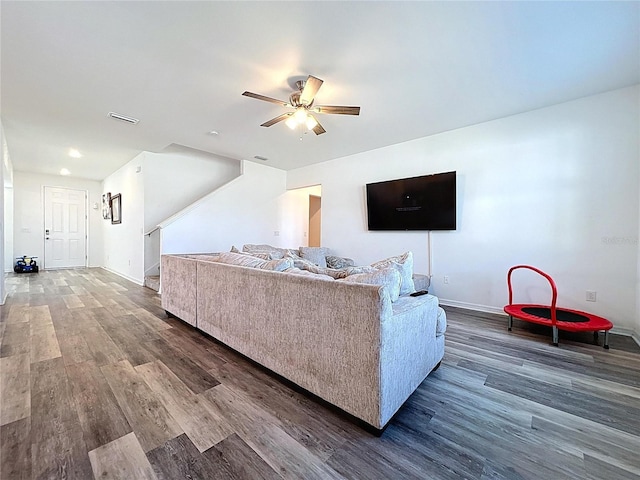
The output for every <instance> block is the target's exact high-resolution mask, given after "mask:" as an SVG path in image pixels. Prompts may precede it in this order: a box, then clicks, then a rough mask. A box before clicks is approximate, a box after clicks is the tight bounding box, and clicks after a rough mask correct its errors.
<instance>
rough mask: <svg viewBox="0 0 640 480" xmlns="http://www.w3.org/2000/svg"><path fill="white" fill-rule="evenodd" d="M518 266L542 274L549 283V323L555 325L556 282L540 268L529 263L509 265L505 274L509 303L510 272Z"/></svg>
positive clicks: (510, 297) (510, 291)
mask: <svg viewBox="0 0 640 480" xmlns="http://www.w3.org/2000/svg"><path fill="white" fill-rule="evenodd" d="M519 268H526V269H528V270H532V271H534V272H536V273H537V274H539V275H542V276H543V277H544V278H546V279H547V281H548V282H549V285H551V325H553V326H555V325H556V300H557V299H558V289H557V288H556V283H555V282H554V281H553V278H551V276H549V275H548V274H546V273H544V272H543V271H542V270H540V269H538V268H536V267H532V266H530V265H516V266H515V267H511V268H510V269H509V273H508V274H507V285H508V286H509V305H512V304H513V290H512V288H511V274H512V273H513V271H514V270H517V269H519Z"/></svg>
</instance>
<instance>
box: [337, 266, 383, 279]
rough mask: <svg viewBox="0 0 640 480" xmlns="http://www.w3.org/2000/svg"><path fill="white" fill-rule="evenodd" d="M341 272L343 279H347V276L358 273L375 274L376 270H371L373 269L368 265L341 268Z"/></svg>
mask: <svg viewBox="0 0 640 480" xmlns="http://www.w3.org/2000/svg"><path fill="white" fill-rule="evenodd" d="M342 271H343V272H344V273H345V277H348V276H349V275H357V274H358V273H371V272H375V271H376V269H375V268H373V267H370V266H369V265H363V266H358V267H347V268H343V269H342Z"/></svg>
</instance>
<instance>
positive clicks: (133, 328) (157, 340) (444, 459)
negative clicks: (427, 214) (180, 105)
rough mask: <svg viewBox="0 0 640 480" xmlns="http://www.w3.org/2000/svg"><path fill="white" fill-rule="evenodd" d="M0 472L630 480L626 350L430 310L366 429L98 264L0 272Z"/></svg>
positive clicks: (638, 448) (638, 431)
mask: <svg viewBox="0 0 640 480" xmlns="http://www.w3.org/2000/svg"><path fill="white" fill-rule="evenodd" d="M7 286H8V289H9V297H8V300H7V303H6V305H5V306H3V307H1V308H0V388H1V390H0V400H1V403H0V444H1V451H0V478H2V480H9V479H31V478H34V479H81V480H87V479H92V478H96V479H98V478H100V479H128V480H131V479H136V480H137V479H172V480H173V479H187V478H189V479H213V478H216V479H217V478H222V479H278V478H285V479H289V478H291V479H333V478H350V479H405V478H406V479H458V478H470V479H563V478H567V479H594V480H595V479H598V480H600V479H607V480H611V479H631V478H640V455H639V452H640V348H639V347H638V346H637V345H636V344H635V343H634V342H633V340H631V339H630V338H626V337H619V336H616V335H612V338H611V340H610V344H611V349H610V350H608V351H607V350H604V349H603V348H602V347H599V346H596V345H593V344H591V343H590V342H591V335H586V336H582V337H575V336H567V335H561V338H560V346H559V347H553V346H552V345H551V337H550V334H549V332H547V331H545V330H540V329H539V328H534V327H533V326H531V325H528V324H525V323H522V322H517V321H516V322H515V323H514V329H513V331H512V332H507V328H506V322H507V321H506V318H505V317H500V316H494V315H488V314H479V313H476V312H470V311H465V310H461V309H454V308H447V315H448V323H449V327H448V330H447V337H446V338H447V340H446V354H445V358H444V360H443V362H442V366H441V367H440V369H439V370H438V371H436V372H434V373H433V374H431V375H430V376H429V377H428V378H427V379H426V380H425V381H424V382H423V383H422V385H421V386H420V387H419V388H418V390H417V391H416V392H415V393H414V394H413V395H412V396H411V397H410V398H409V400H408V401H407V402H406V404H405V405H404V406H403V407H402V409H401V410H400V411H399V412H398V414H397V415H396V417H395V418H394V419H393V420H392V422H391V424H390V425H389V427H388V428H387V430H386V431H385V432H384V434H383V435H382V436H381V437H380V438H377V437H374V436H373V435H371V434H369V433H367V432H365V431H364V430H362V429H361V428H360V427H358V426H357V425H355V424H353V423H351V422H350V421H349V420H348V419H346V418H345V417H344V416H342V415H339V414H337V413H336V412H335V411H333V410H330V409H328V408H326V407H325V406H324V405H322V404H320V403H318V402H315V401H314V400H312V399H311V398H309V397H307V396H305V395H303V394H301V393H299V392H297V391H295V390H292V389H291V388H289V387H288V386H287V385H285V384H283V383H281V382H280V381H278V380H277V379H276V378H275V377H273V376H272V375H270V374H268V373H266V372H265V371H264V370H262V369H261V368H258V367H256V366H255V365H254V364H252V363H251V362H248V361H247V360H245V359H244V358H243V357H241V356H240V355H238V354H236V353H234V352H233V351H231V350H229V349H227V348H226V347H224V346H223V345H221V344H219V343H217V342H215V341H213V340H212V339H210V338H209V337H206V336H204V335H202V334H200V333H199V332H198V331H196V330H194V329H193V328H191V327H189V326H188V325H186V324H184V323H182V322H180V321H178V320H176V319H171V318H167V317H166V315H165V313H164V311H163V310H162V309H161V307H160V297H159V296H157V295H156V294H155V292H153V291H152V290H150V289H147V288H144V287H140V286H137V285H134V284H132V283H130V282H128V281H126V280H124V279H122V278H120V277H118V276H116V275H113V274H110V273H108V272H106V271H104V270H102V269H86V270H64V271H41V272H40V273H38V274H22V275H15V274H11V275H10V276H9V277H8V280H7Z"/></svg>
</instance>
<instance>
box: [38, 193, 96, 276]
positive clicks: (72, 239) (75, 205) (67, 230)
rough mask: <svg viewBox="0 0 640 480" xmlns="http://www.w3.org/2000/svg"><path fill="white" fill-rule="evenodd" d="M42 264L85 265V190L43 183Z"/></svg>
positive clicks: (65, 266)
mask: <svg viewBox="0 0 640 480" xmlns="http://www.w3.org/2000/svg"><path fill="white" fill-rule="evenodd" d="M43 265H44V268H49V269H55V268H73V267H86V266H87V192H86V191H84V190H72V189H68V188H61V187H44V263H43Z"/></svg>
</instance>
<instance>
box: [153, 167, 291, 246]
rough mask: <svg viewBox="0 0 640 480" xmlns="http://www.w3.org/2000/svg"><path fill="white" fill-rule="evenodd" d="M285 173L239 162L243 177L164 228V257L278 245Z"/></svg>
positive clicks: (282, 226) (219, 190)
mask: <svg viewBox="0 0 640 480" xmlns="http://www.w3.org/2000/svg"><path fill="white" fill-rule="evenodd" d="M285 185H286V172H285V171H284V170H279V169H277V168H272V167H268V166H265V165H259V164H257V163H253V162H247V161H243V162H242V175H241V176H240V177H238V178H237V179H235V180H233V181H231V182H230V183H228V184H226V185H224V186H223V187H222V188H220V189H218V190H216V191H215V192H213V193H212V194H210V195H208V196H207V197H205V198H204V199H202V200H201V201H200V202H198V203H197V205H194V206H193V207H191V208H189V209H188V210H186V211H184V212H181V213H180V214H179V215H177V216H176V217H175V218H173V219H171V220H170V221H168V222H167V223H166V224H164V225H163V229H162V238H161V245H162V253H197V252H200V253H206V252H219V251H228V250H229V249H230V248H231V246H232V245H236V246H237V247H238V248H240V247H241V246H242V245H244V244H245V243H270V244H272V245H276V246H280V245H282V238H283V237H281V236H279V235H278V236H275V232H280V231H283V228H284V225H285V223H284V222H285V221H286V219H283V218H281V216H280V215H279V206H280V204H281V197H282V195H284V194H285Z"/></svg>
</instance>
